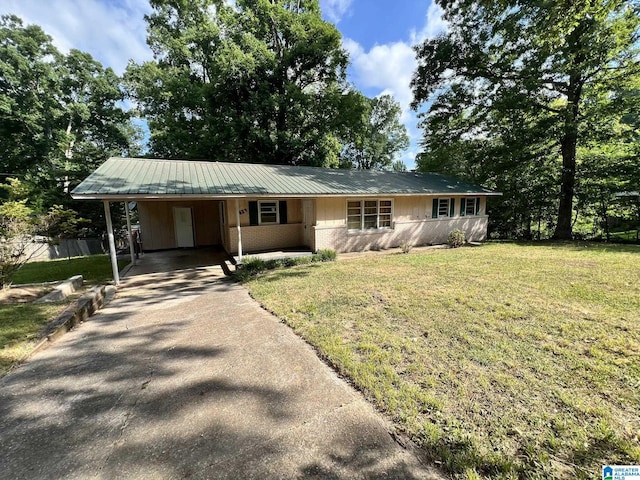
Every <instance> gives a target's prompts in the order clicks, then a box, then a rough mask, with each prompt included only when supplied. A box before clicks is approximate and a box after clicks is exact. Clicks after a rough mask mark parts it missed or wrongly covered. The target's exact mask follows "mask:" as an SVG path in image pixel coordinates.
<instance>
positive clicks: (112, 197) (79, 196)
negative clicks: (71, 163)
mask: <svg viewBox="0 0 640 480" xmlns="http://www.w3.org/2000/svg"><path fill="white" fill-rule="evenodd" d="M438 195H456V196H467V197H472V196H476V197H477V196H485V197H498V196H502V193H500V192H410V193H407V192H369V193H366V192H364V193H260V192H255V193H243V194H235V193H232V194H204V195H203V194H146V193H136V194H108V195H107V194H83V193H76V194H74V193H71V197H72V198H73V199H75V200H108V201H129V200H172V199H175V200H178V199H189V200H225V199H234V198H237V199H242V198H319V197H329V198H331V197H333V198H335V197H351V198H363V197H372V196H373V197H381V196H388V197H420V196H425V197H434V196H438Z"/></svg>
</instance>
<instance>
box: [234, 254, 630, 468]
mask: <svg viewBox="0 0 640 480" xmlns="http://www.w3.org/2000/svg"><path fill="white" fill-rule="evenodd" d="M246 285H247V287H248V288H249V290H250V292H251V294H252V295H253V296H254V297H255V298H256V299H257V300H258V301H260V302H261V303H262V304H263V305H264V306H265V307H266V308H267V309H269V310H271V311H273V312H275V313H276V314H277V315H278V316H279V317H280V318H282V319H283V320H284V321H285V322H286V323H288V324H289V325H290V326H292V327H293V328H294V329H295V331H296V332H298V333H299V334H300V335H301V336H302V337H304V338H305V339H306V340H307V341H308V342H310V343H311V344H313V345H314V346H316V347H317V349H318V351H319V353H320V355H322V356H323V357H324V358H326V359H327V361H328V362H330V363H331V364H333V365H334V366H335V368H336V369H337V370H338V371H339V372H340V373H341V374H342V375H344V376H346V377H348V378H349V379H351V380H352V381H353V383H354V384H355V385H356V386H357V387H358V388H360V389H361V390H362V391H363V392H364V394H365V395H366V396H367V397H368V398H369V399H370V400H371V401H373V402H374V403H375V404H376V405H377V406H378V407H379V408H380V409H381V410H383V411H385V412H386V413H387V414H388V415H389V416H390V417H391V418H392V419H393V420H394V421H395V422H396V424H397V425H398V426H399V427H400V428H401V429H403V430H405V431H406V432H407V433H408V434H409V435H410V436H411V437H412V438H413V440H414V441H415V442H416V443H418V444H419V445H421V446H422V447H423V448H424V451H425V452H426V454H427V455H428V456H429V457H430V458H432V459H433V460H435V461H438V462H441V465H442V467H443V468H444V469H445V470H446V471H447V472H448V473H449V474H450V475H452V476H454V477H456V478H467V479H474V478H496V479H547V478H563V479H574V478H577V479H592V478H599V476H600V469H601V466H602V465H604V464H638V463H640V413H639V412H640V248H639V247H636V246H619V245H617V246H612V245H605V244H598V245H595V244H564V245H521V244H487V245H485V246H482V247H478V248H461V249H445V250H429V251H424V252H419V253H418V252H415V253H411V254H409V255H403V254H398V255H373V256H371V255H368V256H364V257H361V258H357V259H355V260H344V261H339V262H336V263H330V264H321V265H320V264H314V265H308V266H299V267H294V268H291V269H287V270H275V271H271V272H267V273H265V274H263V275H260V276H258V277H257V278H255V279H253V280H250V281H248V282H247V283H246Z"/></svg>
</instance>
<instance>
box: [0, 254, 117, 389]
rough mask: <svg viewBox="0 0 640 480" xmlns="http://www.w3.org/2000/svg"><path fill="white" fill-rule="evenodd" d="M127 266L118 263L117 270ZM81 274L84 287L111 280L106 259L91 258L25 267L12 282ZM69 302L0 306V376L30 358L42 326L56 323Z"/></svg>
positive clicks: (37, 281)
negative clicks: (52, 322)
mask: <svg viewBox="0 0 640 480" xmlns="http://www.w3.org/2000/svg"><path fill="white" fill-rule="evenodd" d="M127 263H128V262H127V261H126V260H119V261H118V266H119V268H121V269H122V268H123V267H124V266H125V265H126V264H127ZM78 274H81V275H83V277H84V282H85V284H89V285H92V284H99V283H105V282H109V281H111V280H112V276H111V275H112V273H111V260H110V259H109V257H108V256H107V255H92V256H88V257H75V258H71V259H70V260H68V259H61V260H51V261H46V262H31V263H27V264H26V265H24V266H23V267H22V268H21V269H20V270H19V271H18V272H17V274H16V276H15V277H14V279H13V283H14V285H17V284H26V283H43V282H55V281H61V280H66V279H67V278H69V277H72V276H73V275H78ZM68 303H69V302H62V303H54V304H35V303H14V304H0V376H2V375H4V374H5V373H7V371H8V370H9V369H10V368H11V366H12V365H14V364H15V363H17V362H19V361H20V360H21V359H22V358H23V357H24V356H25V355H27V354H29V353H30V352H31V351H32V350H33V348H34V347H35V345H36V344H37V342H38V340H39V334H40V332H41V331H42V329H43V328H44V326H45V325H46V324H47V323H49V322H50V321H52V320H53V319H55V317H56V316H57V315H58V314H60V313H61V312H62V311H63V310H64V308H65V307H66V306H67V305H68Z"/></svg>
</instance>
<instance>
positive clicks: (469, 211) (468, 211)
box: [460, 197, 480, 216]
mask: <svg viewBox="0 0 640 480" xmlns="http://www.w3.org/2000/svg"><path fill="white" fill-rule="evenodd" d="M479 214H480V197H475V198H462V199H460V216H473V215H479Z"/></svg>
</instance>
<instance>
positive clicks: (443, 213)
mask: <svg viewBox="0 0 640 480" xmlns="http://www.w3.org/2000/svg"><path fill="white" fill-rule="evenodd" d="M455 205H456V199H455V198H434V199H433V205H432V207H431V218H441V217H453V216H454V215H455Z"/></svg>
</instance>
